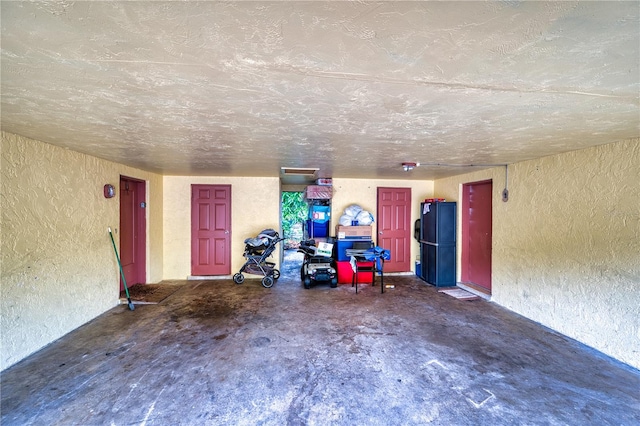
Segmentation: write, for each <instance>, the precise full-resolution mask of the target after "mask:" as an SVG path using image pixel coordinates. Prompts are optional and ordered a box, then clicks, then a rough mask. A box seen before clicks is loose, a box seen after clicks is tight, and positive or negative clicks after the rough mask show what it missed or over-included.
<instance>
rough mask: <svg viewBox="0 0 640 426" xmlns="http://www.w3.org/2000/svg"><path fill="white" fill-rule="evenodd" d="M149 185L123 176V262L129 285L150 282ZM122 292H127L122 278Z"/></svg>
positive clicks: (121, 221) (121, 227)
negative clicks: (147, 252)
mask: <svg viewBox="0 0 640 426" xmlns="http://www.w3.org/2000/svg"><path fill="white" fill-rule="evenodd" d="M145 199H146V183H145V182H144V181H141V180H138V179H133V178H129V177H126V176H121V177H120V263H121V264H122V271H123V272H124V276H125V279H126V280H127V286H128V287H131V286H132V285H134V284H144V283H146V240H147V238H146V235H147V229H146V214H145V207H146V205H145ZM120 291H124V286H123V282H122V278H120Z"/></svg>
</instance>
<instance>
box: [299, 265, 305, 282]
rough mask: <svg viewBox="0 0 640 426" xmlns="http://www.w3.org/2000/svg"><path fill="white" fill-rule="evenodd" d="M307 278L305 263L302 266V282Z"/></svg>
mask: <svg viewBox="0 0 640 426" xmlns="http://www.w3.org/2000/svg"><path fill="white" fill-rule="evenodd" d="M306 276H307V271H306V269H305V264H304V263H303V264H302V266H300V281H304V277H306Z"/></svg>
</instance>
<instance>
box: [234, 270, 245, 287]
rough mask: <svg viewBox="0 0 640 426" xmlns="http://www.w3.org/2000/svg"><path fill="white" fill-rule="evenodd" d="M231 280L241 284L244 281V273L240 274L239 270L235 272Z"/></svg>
mask: <svg viewBox="0 0 640 426" xmlns="http://www.w3.org/2000/svg"><path fill="white" fill-rule="evenodd" d="M233 282H234V283H236V284H242V283H243V282H244V275H242V274H241V273H240V272H238V273H237V274H234V275H233Z"/></svg>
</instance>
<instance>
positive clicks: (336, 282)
mask: <svg viewBox="0 0 640 426" xmlns="http://www.w3.org/2000/svg"><path fill="white" fill-rule="evenodd" d="M330 286H331V288H336V287H338V279H337V278H334V279H332V280H331V284H330Z"/></svg>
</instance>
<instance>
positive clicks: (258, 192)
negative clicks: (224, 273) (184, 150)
mask: <svg viewBox="0 0 640 426" xmlns="http://www.w3.org/2000/svg"><path fill="white" fill-rule="evenodd" d="M194 184H199V185H231V273H232V274H233V273H235V272H238V271H239V270H240V267H241V266H242V265H243V264H244V262H245V260H246V259H245V258H244V257H243V256H242V254H243V252H244V240H245V239H247V238H251V237H255V236H256V235H257V234H258V233H259V232H260V231H262V230H263V229H265V228H273V229H275V230H276V231H279V229H280V181H279V179H278V178H277V177H252V178H249V177H246V178H230V177H224V178H223V177H220V178H218V177H190V176H165V177H164V201H163V205H164V278H165V279H186V278H187V277H189V276H190V275H191V185H194ZM271 261H274V262H276V264H278V265H279V263H280V250H276V251H274V253H273V256H272V257H271ZM253 277H255V278H258V276H250V275H248V276H247V278H253Z"/></svg>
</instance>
